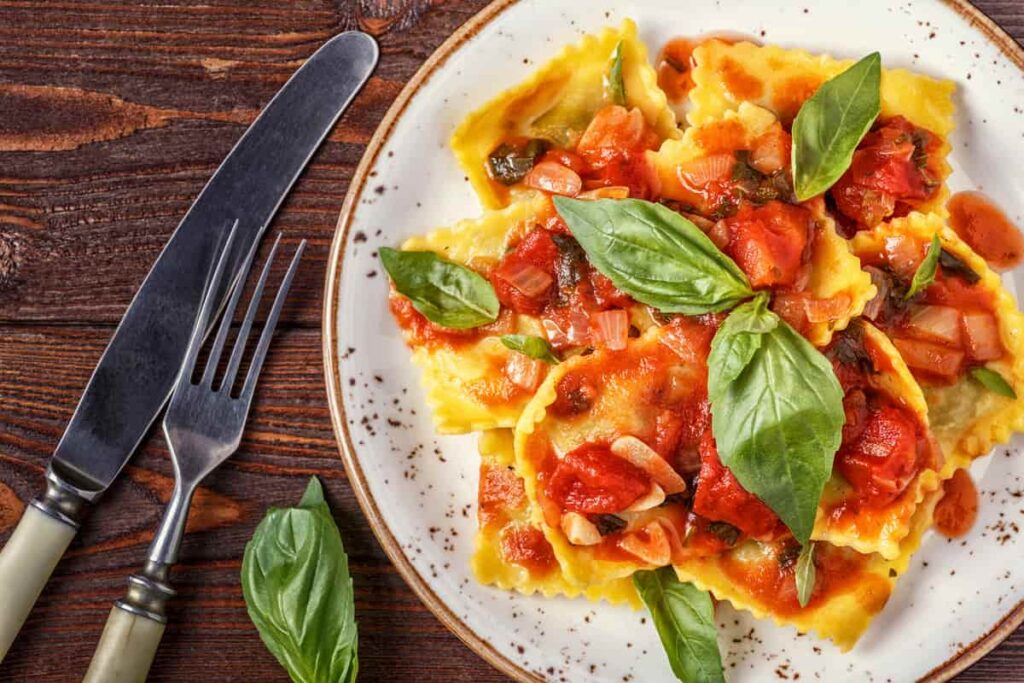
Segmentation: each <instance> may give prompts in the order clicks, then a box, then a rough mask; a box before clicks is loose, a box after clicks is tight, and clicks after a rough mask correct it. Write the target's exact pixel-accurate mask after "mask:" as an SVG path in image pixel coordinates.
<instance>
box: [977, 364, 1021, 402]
mask: <svg viewBox="0 0 1024 683" xmlns="http://www.w3.org/2000/svg"><path fill="white" fill-rule="evenodd" d="M971 377H973V378H974V379H975V381H977V382H978V383H979V384H981V386H983V387H985V388H986V389H988V390H989V391H991V392H992V393H993V394H999V395H1000V396H1005V397H1006V398H1012V399H1016V398H1017V392H1016V391H1014V390H1013V387H1012V386H1010V383H1009V382H1007V381H1006V379H1004V378H1003V376H1002V375H1000V374H999V373H998V372H996V371H995V370H990V369H988V368H986V367H984V366H979V367H976V368H971Z"/></svg>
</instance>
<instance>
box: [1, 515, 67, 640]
mask: <svg viewBox="0 0 1024 683" xmlns="http://www.w3.org/2000/svg"><path fill="white" fill-rule="evenodd" d="M77 531H78V529H77V528H76V527H75V526H74V525H72V524H70V523H68V522H66V521H61V520H59V519H57V518H56V517H51V516H50V515H48V514H46V513H45V512H43V511H42V510H40V509H39V508H37V507H36V506H35V505H29V506H28V507H26V508H25V514H24V515H22V518H21V521H20V522H18V526H17V527H16V528H15V529H14V533H13V534H11V537H10V539H8V541H7V545H5V546H4V549H3V550H2V551H0V660H3V658H4V657H5V656H6V655H7V650H8V649H10V647H11V643H12V642H14V637H15V636H17V635H18V631H20V630H21V626H22V624H24V623H25V619H26V618H28V613H29V612H31V611H32V605H34V604H35V602H36V598H38V597H39V594H40V593H41V592H42V590H43V586H45V585H46V582H47V580H48V579H49V578H50V574H52V573H53V568H54V567H56V566H57V562H58V561H59V560H60V558H61V555H63V554H64V551H65V550H67V547H68V545H69V544H70V543H71V539H73V538H74V537H75V533H76V532H77Z"/></svg>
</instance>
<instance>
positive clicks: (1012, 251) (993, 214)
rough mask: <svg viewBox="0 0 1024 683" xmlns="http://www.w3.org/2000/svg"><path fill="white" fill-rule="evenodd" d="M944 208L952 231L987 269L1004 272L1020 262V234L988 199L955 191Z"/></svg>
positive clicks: (1023, 238) (1023, 240)
mask: <svg viewBox="0 0 1024 683" xmlns="http://www.w3.org/2000/svg"><path fill="white" fill-rule="evenodd" d="M947 206H948V208H949V214H950V224H951V225H952V227H953V230H955V231H956V233H957V234H958V235H960V237H961V239H963V241H964V242H967V244H968V245H970V247H971V249H974V251H976V252H977V253H978V255H980V256H981V257H982V258H983V259H985V260H986V261H988V263H989V265H990V266H992V267H993V268H996V269H998V270H1006V269H1008V268H1013V267H1014V266H1017V265H1020V263H1021V261H1024V235H1021V233H1020V230H1019V229H1018V228H1017V226H1016V225H1014V224H1013V222H1012V221H1011V220H1010V219H1009V218H1007V217H1006V214H1005V213H1003V212H1002V210H1001V209H1000V208H999V207H998V206H996V205H995V204H994V203H993V202H992V200H991V199H989V198H988V197H986V196H985V195H983V194H982V193H980V192H957V193H956V194H955V195H953V196H952V197H951V198H950V200H949V204H948V205H947Z"/></svg>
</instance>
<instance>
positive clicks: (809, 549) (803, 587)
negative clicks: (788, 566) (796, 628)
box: [794, 542, 817, 607]
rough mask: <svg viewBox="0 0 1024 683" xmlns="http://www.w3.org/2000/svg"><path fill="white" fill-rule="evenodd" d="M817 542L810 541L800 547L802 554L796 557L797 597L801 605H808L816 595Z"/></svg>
mask: <svg viewBox="0 0 1024 683" xmlns="http://www.w3.org/2000/svg"><path fill="white" fill-rule="evenodd" d="M814 547H815V544H814V543H813V542H812V543H808V544H806V545H805V546H804V547H802V548H800V556H799V557H797V558H796V572H795V573H794V576H795V577H796V599H797V601H798V602H799V603H800V606H801V607H807V604H808V603H809V602H810V601H811V597H813V595H814V582H815V580H816V575H817V570H816V569H815V567H814Z"/></svg>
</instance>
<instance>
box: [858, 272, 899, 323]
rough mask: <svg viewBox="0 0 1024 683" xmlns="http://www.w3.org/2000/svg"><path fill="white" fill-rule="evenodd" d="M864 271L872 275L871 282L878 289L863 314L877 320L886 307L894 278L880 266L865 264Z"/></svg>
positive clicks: (869, 318)
mask: <svg viewBox="0 0 1024 683" xmlns="http://www.w3.org/2000/svg"><path fill="white" fill-rule="evenodd" d="M864 271H865V272H867V274H868V275H870V276H871V284H873V285H874V286H875V288H876V289H877V290H878V294H876V295H875V298H874V299H872V300H871V301H869V302H867V304H865V306H864V312H863V313H862V314H861V315H863V316H864V317H865V318H867V319H868V320H877V319H878V316H879V315H881V314H882V310H883V308H884V307H885V300H886V298H887V297H888V296H889V289H890V287H891V286H892V278H890V277H889V276H888V275H886V274H885V272H884V271H882V270H881V269H880V268H875V267H874V266H865V268H864Z"/></svg>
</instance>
